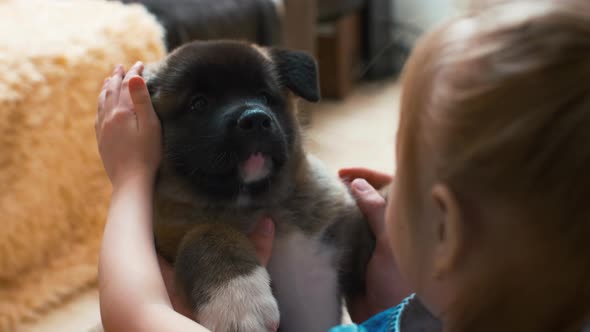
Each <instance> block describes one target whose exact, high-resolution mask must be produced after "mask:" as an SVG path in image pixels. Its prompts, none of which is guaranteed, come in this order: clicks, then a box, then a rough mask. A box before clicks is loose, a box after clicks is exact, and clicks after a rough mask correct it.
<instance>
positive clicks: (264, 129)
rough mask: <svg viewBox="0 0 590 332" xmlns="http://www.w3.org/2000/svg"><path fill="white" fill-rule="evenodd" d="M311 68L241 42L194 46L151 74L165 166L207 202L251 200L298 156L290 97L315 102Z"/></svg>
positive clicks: (280, 179)
mask: <svg viewBox="0 0 590 332" xmlns="http://www.w3.org/2000/svg"><path fill="white" fill-rule="evenodd" d="M317 76H318V75H317V68H316V64H315V61H314V60H313V58H311V57H310V56H309V55H307V54H305V53H302V52H295V51H288V50H284V49H275V48H261V47H257V46H252V45H249V44H245V43H239V42H230V41H216V42H193V43H190V44H187V45H185V46H183V47H181V48H179V49H177V50H176V51H174V52H173V53H172V54H170V55H169V56H168V58H166V59H165V60H164V62H163V63H162V64H161V65H160V66H158V67H157V68H156V70H155V71H154V72H153V73H151V74H149V75H148V77H147V78H148V88H149V90H150V94H151V96H152V102H153V104H154V108H155V110H156V112H157V113H158V116H159V117H160V120H161V122H162V128H163V134H164V161H163V163H164V164H166V165H167V167H169V168H171V169H172V170H173V171H174V172H175V174H176V175H177V176H180V177H181V178H182V179H183V180H185V181H187V182H188V183H189V184H190V185H191V187H192V188H193V189H194V190H196V191H198V192H199V193H201V194H204V195H206V196H207V197H211V198H214V199H216V200H221V201H232V200H235V199H237V198H242V199H243V198H247V199H248V200H256V199H257V198H261V197H266V196H269V195H272V194H273V193H272V191H276V190H279V188H277V187H281V186H285V185H286V184H287V183H288V182H289V179H288V178H289V176H290V175H292V173H293V172H294V167H295V166H294V163H296V162H297V161H298V159H300V158H301V157H302V155H301V143H300V132H299V126H298V124H297V120H296V115H295V110H294V107H295V106H294V103H293V98H294V97H295V96H299V97H302V98H304V99H306V100H308V101H314V102H315V101H318V100H319V87H318V77H317Z"/></svg>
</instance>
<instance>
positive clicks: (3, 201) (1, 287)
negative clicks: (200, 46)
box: [0, 0, 165, 331]
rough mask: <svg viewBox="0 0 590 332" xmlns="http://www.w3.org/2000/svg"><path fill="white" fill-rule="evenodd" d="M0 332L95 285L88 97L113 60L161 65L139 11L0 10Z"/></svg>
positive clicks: (100, 182) (51, 5) (150, 25)
mask: <svg viewBox="0 0 590 332" xmlns="http://www.w3.org/2000/svg"><path fill="white" fill-rule="evenodd" d="M0 40H1V42H0V73H1V74H0V188H1V190H0V211H1V212H0V213H1V217H0V220H1V227H0V331H16V330H18V326H19V325H20V324H21V323H23V322H26V321H31V320H35V319H36V318H37V317H38V316H39V315H41V314H43V313H44V312H46V311H47V310H49V309H50V308H52V307H54V306H56V305H58V304H60V303H62V302H63V301H64V300H66V299H68V298H70V297H72V296H73V295H74V294H77V293H78V292H80V291H82V290H83V289H85V288H87V287H88V286H90V285H93V284H94V283H95V282H96V272H97V268H96V266H97V257H98V248H99V242H100V241H99V240H100V235H101V233H102V227H103V223H104V220H105V215H106V207H107V204H108V197H109V193H110V185H109V183H108V181H107V178H106V176H105V175H104V172H103V170H102V167H101V163H100V159H99V156H98V152H97V149H96V143H95V135H94V117H95V112H96V98H97V95H98V92H99V90H100V87H101V85H102V80H103V79H104V77H106V76H107V75H108V74H109V73H110V71H111V70H112V68H113V66H114V65H115V64H116V63H117V62H122V63H124V64H125V65H127V66H128V65H130V64H132V63H134V62H135V61H136V60H138V59H142V60H144V61H155V60H158V59H160V58H161V57H162V56H163V55H164V52H165V50H164V46H163V42H162V31H161V28H160V26H159V25H158V23H157V22H156V20H155V19H154V18H153V17H152V16H151V15H149V14H148V13H147V12H146V11H145V10H144V9H143V8H142V7H139V6H124V5H122V4H119V3H116V2H107V1H90V0H78V1H44V0H0Z"/></svg>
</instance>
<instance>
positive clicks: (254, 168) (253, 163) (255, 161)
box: [244, 153, 264, 175]
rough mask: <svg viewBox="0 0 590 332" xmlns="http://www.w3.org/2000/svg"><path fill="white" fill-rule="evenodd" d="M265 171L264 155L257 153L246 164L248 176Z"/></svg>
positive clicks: (245, 171)
mask: <svg viewBox="0 0 590 332" xmlns="http://www.w3.org/2000/svg"><path fill="white" fill-rule="evenodd" d="M263 169H264V156H263V155H262V153H255V154H253V155H251V156H250V158H248V160H246V162H245V163H244V173H245V174H246V175H249V174H252V175H254V174H256V173H260V171H262V170H263Z"/></svg>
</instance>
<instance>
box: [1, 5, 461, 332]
mask: <svg viewBox="0 0 590 332" xmlns="http://www.w3.org/2000/svg"><path fill="white" fill-rule="evenodd" d="M465 7H466V0H465V1H459V0H456V1H451V0H122V1H106V0H75V1H74V0H53V1H47V0H0V188H1V189H2V190H0V211H2V213H1V214H0V220H1V225H2V227H0V332H9V331H10V332H11V331H27V332H31V331H42V332H50V331H60V332H62V331H68V332H69V331H90V330H91V329H92V328H93V327H95V326H96V325H97V324H98V323H99V321H100V315H99V308H98V293H97V290H96V272H97V271H96V270H97V268H96V266H97V256H98V248H99V246H100V237H101V234H102V229H103V226H104V220H105V217H106V210H107V206H108V200H109V196H110V184H109V183H108V180H107V178H106V176H105V174H104V172H103V170H102V166H101V163H100V158H99V156H98V152H97V150H96V142H95V136H94V127H93V126H94V117H95V112H96V98H97V96H98V93H99V91H100V87H101V85H102V82H103V79H104V78H105V77H107V76H108V75H109V74H110V72H111V71H112V68H113V67H114V66H115V65H116V64H118V63H123V64H124V65H125V66H126V67H128V66H129V65H131V64H133V63H134V62H135V61H137V60H142V61H144V62H146V63H150V62H154V61H158V60H159V59H161V58H163V57H164V56H165V55H166V54H167V53H168V52H170V51H172V50H173V49H174V48H176V47H178V46H180V45H182V44H184V43H186V42H189V41H192V40H210V39H240V40H248V41H251V42H254V43H258V44H260V45H263V46H278V47H287V48H292V49H298V50H304V51H307V52H309V53H310V54H312V55H314V56H315V57H316V59H317V60H318V64H319V70H320V81H321V90H322V95H323V100H322V101H321V102H320V103H317V104H313V105H311V104H302V105H301V109H302V110H301V122H302V124H303V125H304V126H305V128H306V130H307V145H308V149H309V151H311V152H313V153H314V154H316V155H318V156H319V157H320V158H321V159H323V160H324V161H325V162H326V163H327V164H328V166H329V168H330V169H332V170H333V171H334V172H335V171H336V170H337V169H338V168H340V167H345V166H365V167H370V168H374V169H377V170H381V171H385V172H393V171H394V169H395V161H394V159H393V147H394V135H395V130H396V127H397V116H398V106H399V105H398V104H399V92H400V86H399V82H398V78H399V74H400V71H401V70H402V68H403V65H404V63H405V60H406V58H407V56H408V54H409V53H410V52H411V50H412V48H413V46H414V44H415V42H416V39H417V38H419V37H420V35H421V34H423V33H424V32H425V31H427V30H429V29H431V28H432V27H433V26H434V25H436V24H438V23H439V22H440V21H441V20H444V19H445V18H448V17H450V16H452V15H455V14H456V13H458V12H460V11H462V10H464V9H465Z"/></svg>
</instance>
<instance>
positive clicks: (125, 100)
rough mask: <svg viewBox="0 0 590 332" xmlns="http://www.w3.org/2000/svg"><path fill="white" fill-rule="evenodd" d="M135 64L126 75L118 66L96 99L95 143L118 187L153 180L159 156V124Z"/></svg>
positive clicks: (139, 70)
mask: <svg viewBox="0 0 590 332" xmlns="http://www.w3.org/2000/svg"><path fill="white" fill-rule="evenodd" d="M142 71H143V64H142V63H140V62H138V63H136V64H135V65H134V66H133V67H131V69H130V70H129V72H127V75H125V72H124V69H123V67H122V66H121V65H119V66H117V67H116V68H115V70H114V72H113V76H111V77H110V78H107V79H106V80H105V83H104V85H103V88H102V91H101V93H100V95H99V97H98V112H97V115H96V123H95V130H96V140H97V142H98V150H99V152H100V156H101V158H102V162H103V165H104V168H105V170H106V172H107V175H108V176H109V179H110V180H111V183H112V184H113V187H115V188H116V187H119V186H121V185H122V184H123V182H125V181H128V180H130V179H134V178H137V177H139V178H142V179H150V180H152V179H153V178H154V176H155V174H156V171H157V169H158V166H159V163H160V159H161V156H162V138H161V129H160V121H159V120H158V117H157V116H156V113H155V112H154V109H153V107H152V103H151V100H150V96H149V93H148V91H147V87H146V85H145V82H144V80H143V78H141V76H140V75H141V72H142Z"/></svg>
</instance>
